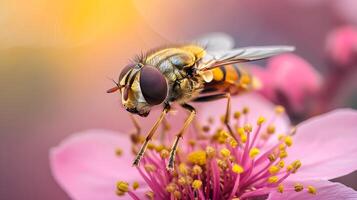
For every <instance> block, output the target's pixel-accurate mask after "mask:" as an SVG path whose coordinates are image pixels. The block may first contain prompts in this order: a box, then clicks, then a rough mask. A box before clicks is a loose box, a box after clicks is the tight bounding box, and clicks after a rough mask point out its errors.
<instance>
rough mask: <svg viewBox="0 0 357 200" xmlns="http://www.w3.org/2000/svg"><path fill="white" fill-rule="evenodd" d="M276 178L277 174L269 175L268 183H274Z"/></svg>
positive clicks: (276, 180)
mask: <svg viewBox="0 0 357 200" xmlns="http://www.w3.org/2000/svg"><path fill="white" fill-rule="evenodd" d="M278 180H279V178H278V177H277V176H271V177H269V178H268V183H276V182H278Z"/></svg>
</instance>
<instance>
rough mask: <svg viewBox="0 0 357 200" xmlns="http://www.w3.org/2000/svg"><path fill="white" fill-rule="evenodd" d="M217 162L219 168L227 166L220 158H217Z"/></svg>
mask: <svg viewBox="0 0 357 200" xmlns="http://www.w3.org/2000/svg"><path fill="white" fill-rule="evenodd" d="M217 164H218V167H220V168H221V169H227V167H228V165H227V162H226V161H224V160H221V159H217Z"/></svg>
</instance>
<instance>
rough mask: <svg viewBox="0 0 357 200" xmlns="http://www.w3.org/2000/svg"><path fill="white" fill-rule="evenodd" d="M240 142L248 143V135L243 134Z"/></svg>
mask: <svg viewBox="0 0 357 200" xmlns="http://www.w3.org/2000/svg"><path fill="white" fill-rule="evenodd" d="M240 140H241V141H242V142H243V143H246V142H247V135H246V134H243V135H241V136H240Z"/></svg>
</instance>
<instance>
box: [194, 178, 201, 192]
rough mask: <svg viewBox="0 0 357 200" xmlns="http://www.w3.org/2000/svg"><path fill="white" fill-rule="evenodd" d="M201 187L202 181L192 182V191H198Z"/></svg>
mask: <svg viewBox="0 0 357 200" xmlns="http://www.w3.org/2000/svg"><path fill="white" fill-rule="evenodd" d="M201 186H202V181H200V180H194V181H193V182H192V187H193V189H195V190H198V189H200V188H201Z"/></svg>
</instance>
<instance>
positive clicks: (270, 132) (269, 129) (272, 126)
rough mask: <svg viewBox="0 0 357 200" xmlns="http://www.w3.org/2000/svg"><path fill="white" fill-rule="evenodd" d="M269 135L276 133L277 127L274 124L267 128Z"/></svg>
mask: <svg viewBox="0 0 357 200" xmlns="http://www.w3.org/2000/svg"><path fill="white" fill-rule="evenodd" d="M267 133H268V134H270V135H271V134H274V133H275V126H274V124H270V125H269V126H268V127H267Z"/></svg>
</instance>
